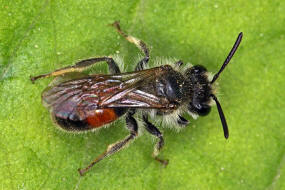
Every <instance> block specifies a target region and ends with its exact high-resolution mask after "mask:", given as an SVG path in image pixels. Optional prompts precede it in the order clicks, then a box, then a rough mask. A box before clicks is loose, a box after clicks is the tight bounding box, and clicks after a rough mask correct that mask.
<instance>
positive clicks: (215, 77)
mask: <svg viewBox="0 0 285 190" xmlns="http://www.w3.org/2000/svg"><path fill="white" fill-rule="evenodd" d="M242 35H243V34H242V32H241V33H239V35H238V37H237V40H236V42H235V44H234V46H233V48H232V49H231V51H230V53H229V55H228V56H227V58H226V60H225V61H224V64H223V65H222V67H221V69H220V70H219V72H217V74H215V76H214V77H213V79H212V81H211V84H213V83H214V82H215V81H216V80H217V78H218V77H219V75H220V74H221V72H222V71H223V70H224V69H225V67H226V66H227V64H228V63H229V62H230V60H231V59H232V57H233V56H234V54H235V52H236V50H237V48H238V46H239V44H240V42H241V39H242Z"/></svg>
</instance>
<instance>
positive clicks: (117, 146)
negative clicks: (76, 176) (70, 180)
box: [78, 113, 138, 176]
mask: <svg viewBox="0 0 285 190" xmlns="http://www.w3.org/2000/svg"><path fill="white" fill-rule="evenodd" d="M126 124H127V128H128V130H129V131H130V134H129V135H128V136H127V137H126V138H125V139H123V140H121V141H118V142H116V143H114V144H110V145H109V146H108V147H107V149H106V151H105V152H104V153H102V154H101V155H99V156H98V157H97V158H96V159H95V160H94V161H93V162H91V163H90V164H89V165H88V166H87V167H86V168H84V169H78V171H79V173H80V175H81V176H83V175H84V174H85V173H86V172H87V171H88V170H89V169H90V168H91V167H92V166H94V165H95V164H96V163H98V162H99V161H101V160H103V159H104V158H105V157H107V156H110V155H112V154H114V153H116V152H118V151H120V150H121V149H123V148H124V147H126V146H127V145H128V144H129V143H130V142H131V141H132V140H134V139H135V137H137V135H138V125H137V122H136V120H135V119H134V118H133V116H132V114H131V113H128V114H127V117H126Z"/></svg>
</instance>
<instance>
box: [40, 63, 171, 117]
mask: <svg viewBox="0 0 285 190" xmlns="http://www.w3.org/2000/svg"><path fill="white" fill-rule="evenodd" d="M158 71H159V68H153V69H149V70H144V71H139V72H130V73H122V74H116V75H92V76H87V77H83V78H79V79H73V80H68V81H65V82H62V83H59V84H56V85H54V86H51V87H48V88H47V89H46V90H45V91H44V92H43V94H42V100H43V104H44V105H45V106H46V107H47V108H49V109H50V111H51V112H53V114H55V115H56V116H57V117H60V118H63V119H67V118H68V119H70V120H74V121H77V120H84V119H85V118H87V117H88V116H89V115H91V114H94V110H96V109H103V108H114V107H126V108H130V107H133V108H157V109H166V108H168V107H171V106H172V105H171V104H169V102H168V101H167V100H166V99H164V98H159V97H157V96H155V95H153V94H150V93H147V92H143V91H141V90H139V87H141V86H143V85H148V83H149V82H151V81H153V80H155V77H156V76H157V73H158ZM159 74H163V73H161V72H160V73H159ZM167 106H168V107H167Z"/></svg>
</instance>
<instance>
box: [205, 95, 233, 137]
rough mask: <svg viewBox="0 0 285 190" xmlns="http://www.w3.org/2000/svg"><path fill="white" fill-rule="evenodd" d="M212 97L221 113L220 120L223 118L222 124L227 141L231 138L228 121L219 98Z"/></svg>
mask: <svg viewBox="0 0 285 190" xmlns="http://www.w3.org/2000/svg"><path fill="white" fill-rule="evenodd" d="M210 96H211V97H212V98H213V99H214V100H215V102H216V105H217V108H218V112H219V115H220V118H221V122H222V125H223V130H224V136H225V138H226V139H227V138H229V129H228V125H227V121H226V118H225V115H224V113H223V110H222V107H221V104H220V102H219V101H218V99H217V97H216V96H215V95H214V94H211V95H210Z"/></svg>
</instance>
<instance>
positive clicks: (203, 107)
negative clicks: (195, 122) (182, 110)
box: [188, 103, 211, 116]
mask: <svg viewBox="0 0 285 190" xmlns="http://www.w3.org/2000/svg"><path fill="white" fill-rule="evenodd" d="M188 109H189V111H191V112H194V113H197V114H198V115H200V116H206V115H208V114H209V113H210V111H211V106H209V105H207V104H195V105H193V104H192V103H190V104H189V106H188Z"/></svg>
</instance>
